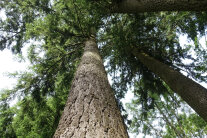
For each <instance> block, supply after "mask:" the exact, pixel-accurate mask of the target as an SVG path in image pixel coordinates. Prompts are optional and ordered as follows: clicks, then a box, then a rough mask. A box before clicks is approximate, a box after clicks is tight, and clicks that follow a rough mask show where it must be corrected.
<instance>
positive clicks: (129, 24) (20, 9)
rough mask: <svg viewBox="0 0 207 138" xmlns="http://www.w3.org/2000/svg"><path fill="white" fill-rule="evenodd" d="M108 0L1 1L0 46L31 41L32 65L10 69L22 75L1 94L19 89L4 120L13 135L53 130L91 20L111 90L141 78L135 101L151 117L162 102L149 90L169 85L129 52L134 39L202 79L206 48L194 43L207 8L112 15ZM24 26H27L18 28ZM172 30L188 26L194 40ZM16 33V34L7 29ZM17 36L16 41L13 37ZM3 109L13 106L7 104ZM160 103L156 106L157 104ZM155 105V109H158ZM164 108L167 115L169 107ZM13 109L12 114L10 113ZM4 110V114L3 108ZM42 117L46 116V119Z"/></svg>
mask: <svg viewBox="0 0 207 138" xmlns="http://www.w3.org/2000/svg"><path fill="white" fill-rule="evenodd" d="M107 4H108V1H106V2H105V3H104V4H103V5H101V6H100V4H99V3H96V2H93V3H88V1H83V0H76V1H53V2H50V1H45V0H41V1H36V0H34V1H4V2H1V5H2V7H3V8H4V10H5V13H6V15H7V18H6V20H2V21H1V31H2V32H3V33H2V34H1V47H2V49H3V48H5V47H7V48H8V47H10V48H12V49H14V50H13V51H14V52H15V53H16V52H19V51H20V49H21V47H22V46H23V45H24V44H25V42H31V43H29V45H30V52H29V60H30V61H31V63H32V66H31V68H30V72H25V73H22V74H14V76H16V77H19V78H20V79H19V82H18V84H17V86H16V87H15V88H14V89H13V90H12V91H11V92H10V93H9V94H8V96H6V97H7V98H6V99H8V100H9V99H10V98H12V97H13V95H15V96H18V97H19V103H18V106H17V108H16V109H15V110H14V112H13V110H12V113H11V117H7V118H8V121H7V122H9V123H10V124H12V127H13V128H12V129H14V133H15V134H14V133H13V131H10V132H12V133H11V135H17V137H18V136H36V137H51V136H52V135H53V133H54V132H55V127H56V126H57V124H58V121H59V118H60V115H61V113H62V110H63V107H64V104H65V102H66V97H67V95H68V90H69V89H70V84H71V80H72V78H73V73H74V71H75V69H76V67H77V65H78V63H79V61H80V57H81V55H82V51H83V42H84V41H85V40H86V38H87V37H88V36H89V34H91V33H93V32H94V30H93V29H91V27H92V26H93V27H95V30H98V33H97V34H96V35H97V39H98V43H99V47H100V49H101V51H100V52H101V55H102V56H103V57H104V59H105V60H106V61H107V62H108V65H107V67H108V72H109V73H110V74H111V75H112V76H113V82H114V83H113V88H114V90H115V92H116V98H117V99H118V101H119V100H120V99H121V98H123V97H124V94H125V92H126V91H127V89H128V87H127V85H128V86H131V87H133V86H136V83H137V82H141V83H142V85H140V86H139V87H140V89H139V91H137V92H136V94H137V95H140V103H139V105H137V106H141V111H140V112H141V113H143V114H144V116H145V118H146V117H149V115H148V113H149V112H150V111H152V110H153V109H154V108H157V107H160V106H159V104H158V103H157V102H158V101H159V98H154V97H153V96H151V95H158V96H157V97H160V96H163V95H166V94H168V91H169V90H168V89H167V88H166V87H165V85H164V84H163V82H162V81H161V79H160V78H159V77H157V76H155V74H154V73H153V72H151V71H150V70H148V69H147V68H146V67H145V66H144V65H143V64H142V63H141V62H140V61H138V60H137V59H136V58H135V57H134V55H133V54H132V52H131V48H130V47H131V46H137V47H138V49H140V50H142V51H144V52H145V53H147V54H148V55H150V56H152V57H153V58H155V59H157V60H159V61H161V62H162V63H165V64H166V65H168V66H170V67H172V68H174V69H175V70H178V71H181V70H184V71H186V72H188V75H189V77H191V78H194V79H196V80H198V81H206V78H205V76H203V75H202V74H203V73H205V72H206V66H205V63H206V58H205V57H206V52H205V49H204V48H202V47H200V45H199V43H198V38H199V35H198V33H199V34H201V36H202V35H204V34H205V29H206V19H207V18H204V17H206V13H205V12H202V14H198V13H193V12H172V13H171V12H160V13H141V14H128V15H127V14H110V15H109V14H106V12H105V6H107ZM31 9H34V10H31ZM32 11H34V12H32ZM80 11H81V12H80ZM102 11H103V12H102ZM17 17H21V18H17ZM13 19H15V20H13ZM13 21H15V22H13ZM17 23H18V24H17ZM21 26H23V27H22V28H24V29H22V31H21V33H18V31H19V30H21ZM189 26H190V27H189ZM177 33H185V34H187V35H188V36H189V38H190V39H192V40H193V41H194V46H185V47H181V46H180V44H179V41H178V35H177ZM17 34H21V37H16V36H18V35H17ZM13 35H14V36H15V37H12V36H13ZM10 40H11V42H12V43H11V42H10ZM20 40H21V43H18V42H19V41H20ZM31 40H35V41H38V42H39V43H35V42H32V41H31ZM8 42H9V43H8ZM17 44H18V45H17ZM15 49H16V50H15ZM192 50H194V51H195V54H197V55H198V56H196V57H191V56H190V53H189V52H190V51H192ZM186 59H189V60H190V61H191V63H190V64H184V63H183V62H182V61H183V60H186ZM136 87H138V86H136ZM150 93H152V94H150ZM8 102H9V101H7V105H8ZM119 103H120V102H119ZM119 105H121V104H119ZM157 105H158V106H157ZM120 107H121V106H120ZM7 109H8V111H9V110H10V108H9V106H7ZM163 109H164V107H163V106H161V110H160V111H162V110H163ZM160 111H159V112H158V113H157V112H154V114H161V112H160ZM162 112H163V111H162ZM163 113H165V116H168V115H167V114H166V112H163ZM13 114H16V115H15V117H14V116H12V115H13ZM2 115H3V116H5V117H6V114H2ZM9 118H10V119H9ZM12 118H13V119H12ZM163 118H164V117H163ZM20 120H21V121H20ZM45 120H48V121H47V123H45V122H44V121H45ZM164 121H166V119H165V120H164ZM129 122H130V121H129ZM166 122H169V123H167V124H164V125H166V126H169V128H172V125H171V122H170V121H166ZM142 123H143V124H144V123H145V122H143V121H142ZM146 123H147V122H146ZM178 123H179V121H178ZM148 124H150V123H148ZM2 125H4V124H2ZM174 125H175V124H174ZM54 126H55V127H54ZM202 127H203V126H202ZM8 128H9V127H8ZM40 128H44V129H41V130H40ZM151 128H152V127H151ZM12 129H9V130H12ZM25 130H27V131H25ZM42 130H44V131H42ZM172 130H173V133H176V135H177V134H178V132H180V130H178V129H177V128H176V129H172ZM40 131H41V133H40ZM179 135H180V136H182V135H181V134H179Z"/></svg>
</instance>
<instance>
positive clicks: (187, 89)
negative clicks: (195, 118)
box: [133, 50, 207, 121]
mask: <svg viewBox="0 0 207 138" xmlns="http://www.w3.org/2000/svg"><path fill="white" fill-rule="evenodd" d="M133 51H134V52H133V54H134V56H135V57H137V58H138V60H140V61H141V62H142V63H143V64H144V65H145V66H146V67H147V68H148V69H149V70H151V71H152V72H154V73H155V74H156V75H157V76H159V77H160V78H161V79H162V80H163V81H164V82H165V83H166V84H167V85H168V86H169V87H170V88H171V89H172V90H173V91H174V92H176V93H177V94H178V95H180V96H181V98H182V99H183V100H184V101H185V102H187V103H188V104H189V105H190V106H191V107H192V108H193V109H194V110H195V111H196V112H197V113H198V114H199V115H200V116H201V117H202V118H203V119H204V120H205V121H207V89H205V88H204V87H203V86H201V85H199V84H198V83H196V82H194V81H193V80H191V79H189V78H187V77H186V76H184V75H183V74H181V73H180V72H178V71H175V70H173V69H172V68H170V67H169V66H167V65H166V64H163V63H161V62H159V61H158V60H156V59H154V58H152V57H150V56H149V55H147V54H145V53H140V52H137V51H136V50H133Z"/></svg>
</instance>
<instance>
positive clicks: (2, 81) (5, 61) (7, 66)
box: [0, 36, 207, 138]
mask: <svg viewBox="0 0 207 138" xmlns="http://www.w3.org/2000/svg"><path fill="white" fill-rule="evenodd" d="M200 42H201V44H202V45H203V46H204V45H205V38H202V39H201V40H200ZM180 43H181V45H184V44H188V43H189V42H187V38H186V36H180ZM22 52H23V56H24V57H25V59H26V56H27V47H25V48H23V50H22ZM186 62H187V61H186ZM0 65H1V66H0V90H1V89H7V88H9V89H11V88H12V87H13V86H15V83H16V81H17V79H16V78H11V77H8V75H7V74H8V73H15V72H16V71H25V70H27V68H28V66H29V62H28V61H27V60H25V61H23V62H19V61H18V58H17V55H13V54H12V52H11V51H10V50H9V49H5V50H3V51H0ZM108 79H109V82H110V84H111V83H112V82H111V78H110V76H108ZM201 85H203V86H204V87H206V88H207V84H205V83H202V84H201ZM132 98H133V94H132V93H131V92H130V91H129V92H128V93H127V94H126V96H125V99H123V100H122V102H123V103H124V104H126V103H129V102H130V101H131V99H132ZM14 103H15V101H13V103H11V105H13V104H14ZM129 135H130V138H134V137H143V136H144V135H142V134H139V135H138V136H135V135H133V134H129ZM146 138H150V136H147V137H146Z"/></svg>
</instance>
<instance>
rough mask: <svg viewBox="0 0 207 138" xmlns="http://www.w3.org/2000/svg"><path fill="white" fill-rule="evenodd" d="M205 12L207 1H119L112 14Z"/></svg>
mask: <svg viewBox="0 0 207 138" xmlns="http://www.w3.org/2000/svg"><path fill="white" fill-rule="evenodd" d="M158 11H207V0H121V1H120V2H118V3H115V4H114V8H113V9H112V12H115V13H138V12H158Z"/></svg>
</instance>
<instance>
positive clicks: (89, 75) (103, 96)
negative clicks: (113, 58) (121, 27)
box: [54, 38, 128, 138]
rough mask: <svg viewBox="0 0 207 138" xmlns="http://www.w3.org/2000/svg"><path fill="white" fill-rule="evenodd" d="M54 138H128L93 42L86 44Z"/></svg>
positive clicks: (89, 41)
mask: <svg viewBox="0 0 207 138" xmlns="http://www.w3.org/2000/svg"><path fill="white" fill-rule="evenodd" d="M54 138H128V134H127V131H126V126H125V124H124V121H123V119H122V117H121V113H120V111H119V108H118V106H117V103H116V100H115V96H114V93H113V91H112V89H111V87H110V85H109V82H108V79H107V75H106V72H105V69H104V66H103V62H102V59H101V57H100V55H99V52H98V47H97V44H96V43H95V40H94V39H92V38H91V39H89V40H87V41H86V43H85V49H84V54H83V56H82V59H81V62H80V65H79V67H78V68H77V71H76V74H75V77H74V79H73V83H72V86H71V90H70V93H69V97H68V101H67V103H66V106H65V109H64V111H63V114H62V116H61V119H60V122H59V125H58V128H57V129H56V132H55V135H54Z"/></svg>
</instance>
